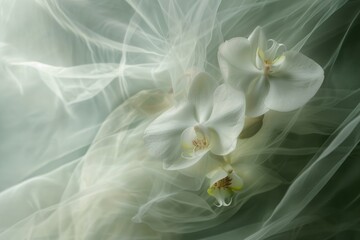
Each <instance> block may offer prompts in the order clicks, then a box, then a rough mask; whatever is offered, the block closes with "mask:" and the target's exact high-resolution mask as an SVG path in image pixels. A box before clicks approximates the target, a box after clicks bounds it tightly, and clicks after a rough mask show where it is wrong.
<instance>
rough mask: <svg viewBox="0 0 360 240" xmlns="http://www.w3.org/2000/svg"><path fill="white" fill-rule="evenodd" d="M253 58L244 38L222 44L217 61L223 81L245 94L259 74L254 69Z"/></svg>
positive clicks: (247, 41)
mask: <svg viewBox="0 0 360 240" xmlns="http://www.w3.org/2000/svg"><path fill="white" fill-rule="evenodd" d="M254 57H255V54H253V53H252V48H251V45H250V42H249V40H248V39H246V38H240V37H239V38H233V39H230V40H229V41H226V42H224V43H222V44H221V45H220V47H219V52H218V61H219V67H220V70H221V73H222V76H223V78H224V81H225V82H226V83H228V84H230V85H231V86H233V87H234V88H236V89H238V90H239V91H244V92H245V91H246V89H247V88H248V86H249V84H250V83H251V82H252V81H253V80H254V79H256V78H258V76H259V74H261V70H259V69H257V68H256V65H255V60H254V59H255V58H254Z"/></svg>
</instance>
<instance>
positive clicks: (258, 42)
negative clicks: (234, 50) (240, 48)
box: [248, 26, 266, 61]
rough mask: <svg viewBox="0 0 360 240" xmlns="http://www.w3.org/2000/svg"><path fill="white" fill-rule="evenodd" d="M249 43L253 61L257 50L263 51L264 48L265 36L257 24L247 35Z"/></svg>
mask: <svg viewBox="0 0 360 240" xmlns="http://www.w3.org/2000/svg"><path fill="white" fill-rule="evenodd" d="M248 40H249V42H250V45H251V54H252V58H253V61H255V58H256V53H257V50H258V49H259V50H262V51H265V49H266V36H265V33H264V31H263V30H262V28H261V27H259V26H257V27H256V28H255V29H254V31H252V33H251V34H250V36H249V37H248Z"/></svg>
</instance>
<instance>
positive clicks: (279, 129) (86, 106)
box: [0, 0, 360, 240]
mask: <svg viewBox="0 0 360 240" xmlns="http://www.w3.org/2000/svg"><path fill="white" fill-rule="evenodd" d="M359 13H360V4H359V2H358V1H343V0H311V1H310V0H309V1H308V0H306V1H295V0H276V1H275V0H268V1H260V0H259V1H255V0H226V1H225V0H223V1H220V0H191V1H190V0H182V1H181V0H153V1H146V0H126V1H120V0H118V1H117V0H103V1H97V0H81V1H74V0H2V1H1V2H0V26H1V27H0V59H1V60H0V76H1V81H0V93H1V95H0V96H1V101H0V109H1V114H0V141H1V144H0V153H1V155H0V156H1V159H0V239H1V240H2V239H4V240H20V239H37V240H38V239H76V240H78V239H94V240H98V239H109V240H110V239H146V240H148V239H209V240H212V239H214V240H215V239H246V240H260V239H276V240H278V239H357V238H359V237H360V233H359V228H360V225H359V224H360V223H359V220H360V218H359V212H360V208H359V206H360V205H359V196H360V192H359V188H358V183H359V181H360V177H359V173H358V169H359V168H360V165H359V164H360V163H359V161H358V160H359V156H360V151H359V148H358V143H359V139H360V126H359V122H360V114H359V112H360V104H359V102H360V101H359V99H360V88H359V87H360V83H359V77H358V76H359V67H358V66H359V64H360V60H359V57H358V54H359V53H360V44H359V43H360V41H359V40H360V39H359V36H357V33H358V32H359V23H360V22H359V17H358V16H359ZM256 26H262V27H263V28H264V30H265V31H266V33H267V35H268V36H269V37H270V38H272V39H276V40H277V41H279V42H282V43H284V44H285V45H286V46H287V47H288V48H289V49H292V50H293V51H301V52H303V53H305V54H306V55H308V56H310V57H311V58H313V59H315V60H316V61H317V62H318V63H319V64H320V65H321V66H322V67H323V68H324V70H325V80H324V83H323V85H322V87H321V88H320V90H319V92H318V93H317V94H316V95H315V97H314V98H312V99H311V101H310V102H309V103H308V104H306V105H305V106H304V107H302V108H300V109H299V110H296V111H292V112H288V113H280V112H275V111H271V112H269V113H267V114H266V115H265V117H264V120H263V126H262V128H261V130H260V131H259V132H258V133H257V134H256V135H255V136H254V137H252V138H249V139H244V140H242V141H239V143H238V147H237V150H236V151H235V152H233V153H232V155H233V158H234V159H238V161H237V163H236V164H237V165H238V167H239V169H242V176H243V177H244V182H245V184H246V187H245V188H244V191H242V192H241V193H239V194H238V195H236V197H234V199H233V203H232V204H231V205H230V206H228V207H222V208H218V207H216V206H214V204H213V199H212V198H211V197H210V196H208V194H207V193H206V188H207V185H206V179H204V178H202V177H193V176H189V175H187V174H183V173H181V172H177V171H167V170H164V169H163V168H162V162H161V159H156V158H154V156H152V155H150V154H149V153H148V152H147V151H146V148H145V147H144V143H143V133H144V129H145V128H146V127H147V126H148V125H149V123H150V122H152V121H153V120H154V119H155V118H156V117H157V116H159V114H161V112H163V111H165V110H166V109H168V108H169V107H170V106H172V105H173V104H174V103H175V102H177V101H180V99H181V98H180V96H181V95H182V94H183V90H184V87H185V85H186V79H187V78H188V77H189V76H191V75H192V74H193V73H194V72H196V71H206V72H207V73H209V74H211V75H212V76H213V77H214V78H216V79H221V74H220V71H219V68H218V60H217V52H218V47H219V44H221V43H222V42H224V41H225V40H228V39H230V38H233V37H238V36H242V37H247V36H248V35H249V34H250V33H251V31H252V30H253V29H254V28H255V27H256ZM204 189H205V190H204Z"/></svg>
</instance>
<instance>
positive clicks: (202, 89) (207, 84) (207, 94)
mask: <svg viewBox="0 0 360 240" xmlns="http://www.w3.org/2000/svg"><path fill="white" fill-rule="evenodd" d="M216 87H217V82H216V81H215V80H214V79H213V78H212V77H210V76H209V75H208V74H206V73H203V72H202V73H199V74H197V75H196V76H195V78H194V79H193V81H192V83H191V86H190V89H189V95H188V99H189V101H190V102H191V103H192V104H193V105H194V106H195V111H196V117H197V121H198V122H199V123H202V122H204V121H206V120H207V119H208V118H209V116H210V114H211V111H212V102H213V93H214V90H215V89H216Z"/></svg>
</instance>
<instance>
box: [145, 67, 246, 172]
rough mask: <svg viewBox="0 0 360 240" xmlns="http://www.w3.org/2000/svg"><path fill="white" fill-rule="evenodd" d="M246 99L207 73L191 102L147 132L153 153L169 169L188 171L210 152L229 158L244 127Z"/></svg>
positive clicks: (197, 84) (198, 78)
mask: <svg viewBox="0 0 360 240" xmlns="http://www.w3.org/2000/svg"><path fill="white" fill-rule="evenodd" d="M244 101H245V100H244V96H243V94H241V93H240V92H238V91H236V90H235V89H233V88H232V87H230V86H228V85H226V84H222V85H220V86H218V85H217V82H216V81H215V80H214V79H213V78H211V77H210V76H209V75H208V74H206V73H199V74H197V75H196V76H195V77H194V79H193V80H192V82H191V85H190V88H189V92H188V96H187V99H186V100H184V101H183V102H181V103H180V104H179V105H177V106H175V107H173V108H171V109H170V110H168V111H166V112H164V113H163V114H162V115H160V116H159V117H158V118H157V119H155V120H154V121H153V122H152V123H151V124H150V125H149V126H148V127H147V129H146V130H145V137H144V141H145V144H146V145H147V146H148V148H149V150H150V152H151V153H153V154H154V155H157V156H158V157H159V158H160V159H163V160H164V168H165V169H171V170H175V169H184V168H187V167H190V166H192V165H194V164H195V163H197V162H198V161H199V160H200V159H202V158H203V157H204V156H205V155H206V154H207V153H208V152H211V153H213V154H216V155H226V154H228V153H230V152H231V151H233V150H234V149H235V147H236V142H237V137H238V135H239V134H240V132H241V130H242V128H243V125H244V116H245V106H244Z"/></svg>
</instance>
